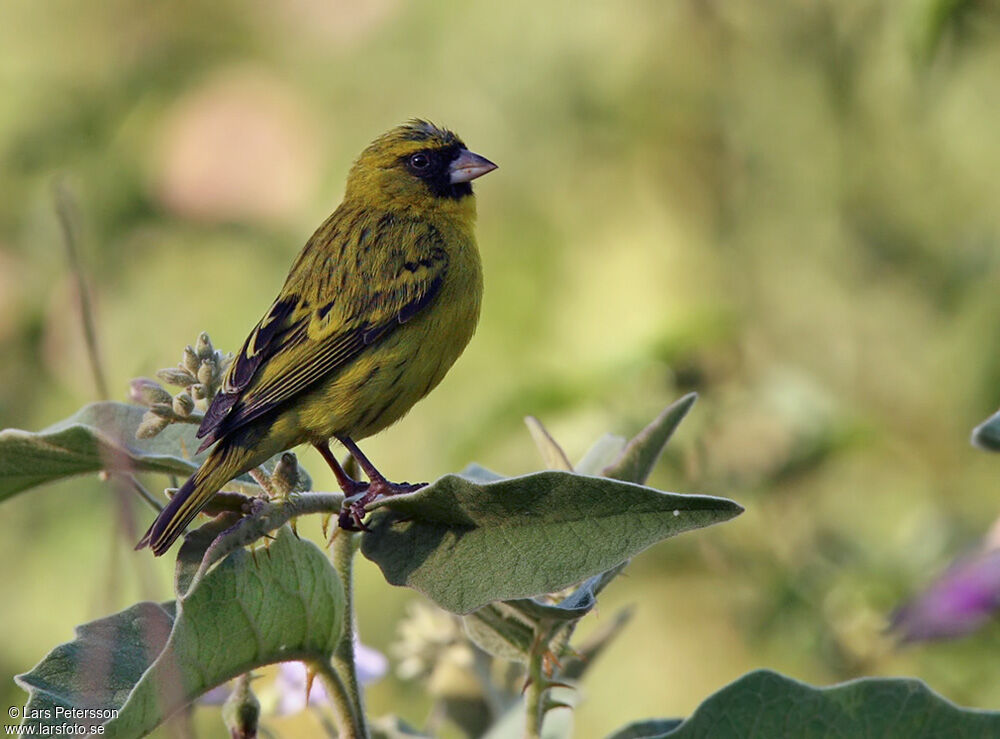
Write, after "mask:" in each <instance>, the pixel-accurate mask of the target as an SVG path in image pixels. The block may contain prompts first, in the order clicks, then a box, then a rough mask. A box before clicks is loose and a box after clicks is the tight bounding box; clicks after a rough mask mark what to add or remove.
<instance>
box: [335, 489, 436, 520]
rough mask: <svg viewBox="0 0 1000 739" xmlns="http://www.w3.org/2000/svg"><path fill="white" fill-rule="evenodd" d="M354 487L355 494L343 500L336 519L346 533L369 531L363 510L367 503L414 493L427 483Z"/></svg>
mask: <svg viewBox="0 0 1000 739" xmlns="http://www.w3.org/2000/svg"><path fill="white" fill-rule="evenodd" d="M356 485H357V487H356V488H355V490H356V491H357V493H356V494H355V495H353V496H351V497H350V498H347V499H346V500H344V505H343V506H342V507H341V509H340V515H339V516H338V517H337V523H338V525H339V526H340V528H342V529H344V530H346V531H371V529H370V528H369V527H368V526H367V525H366V524H365V522H364V518H365V514H366V513H367V510H365V509H366V508H367V506H368V504H369V503H371V502H372V501H374V500H376V499H378V498H381V497H389V496H392V495H400V494H403V493H413V492H416V491H417V490H420V488H422V487H426V486H427V483H425V482H419V483H410V482H387V481H385V480H376V481H375V482H358V483H356ZM362 493H363V494H362Z"/></svg>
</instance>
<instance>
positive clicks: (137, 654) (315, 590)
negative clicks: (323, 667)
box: [17, 528, 344, 738]
mask: <svg viewBox="0 0 1000 739" xmlns="http://www.w3.org/2000/svg"><path fill="white" fill-rule="evenodd" d="M202 541H204V540H202ZM196 549H197V547H196ZM189 554H192V555H193V552H189ZM191 558H193V556H192V557H191ZM343 609H344V592H343V587H342V586H341V582H340V579H339V578H338V576H337V574H336V572H334V570H333V567H332V566H331V565H330V562H329V561H328V560H327V558H326V557H325V556H324V555H323V553H322V552H321V551H320V550H319V549H318V548H317V547H316V546H315V545H314V544H311V543H309V542H304V541H300V540H299V539H297V538H296V537H295V536H294V535H293V534H292V533H291V531H289V530H288V529H287V528H285V529H282V530H281V531H280V532H279V534H278V536H277V538H276V539H275V540H274V541H273V542H272V543H270V544H269V545H268V546H267V547H266V548H263V549H261V550H259V551H258V552H257V553H256V554H255V555H252V554H251V553H250V552H248V551H246V550H244V549H240V550H237V551H235V552H233V553H232V554H230V555H229V556H228V557H226V558H225V559H224V560H223V561H222V562H220V563H219V564H218V565H217V566H216V567H215V568H214V569H212V570H211V571H209V572H208V573H207V574H204V575H203V576H201V577H200V578H196V579H194V580H193V581H191V582H190V583H188V589H187V590H186V592H185V594H184V595H183V596H182V597H181V598H180V599H179V600H178V601H177V604H176V607H175V605H174V603H168V604H164V605H156V604H154V603H139V604H137V605H135V606H133V607H132V608H129V609H127V610H125V611H123V612H121V613H118V614H115V615H114V616H109V617H108V618H104V619H101V620H99V621H95V622H93V623H90V624H86V625H84V626H81V627H80V628H79V629H78V631H77V638H76V639H75V640H74V641H72V642H70V643H68V644H63V645H61V646H59V647H56V648H55V649H54V650H53V651H52V652H51V653H50V654H49V655H48V656H46V657H45V658H44V659H43V660H42V661H41V662H40V663H39V664H38V665H37V666H36V667H35V668H34V669H33V670H32V671H31V672H28V673H26V674H24V675H20V676H18V678H17V681H18V684H19V685H21V686H22V687H23V688H25V689H26V690H27V691H28V692H29V700H28V704H27V708H26V713H27V714H28V715H32V713H35V714H40V715H43V712H44V710H45V709H48V710H50V711H52V713H51V714H50V716H51V717H50V718H48V719H45V720H43V719H41V718H39V719H27V720H26V721H25V723H26V724H28V725H35V724H37V725H39V726H41V725H43V724H51V725H56V724H62V723H64V722H63V721H61V720H59V719H56V718H54V711H55V709H56V708H57V707H71V706H77V707H88V708H100V709H116V710H119V711H120V713H119V714H118V716H117V717H116V718H113V719H112V720H110V721H107V722H101V723H105V726H106V734H105V735H106V736H112V737H122V738H125V737H140V736H144V735H145V734H146V733H148V732H149V731H151V730H152V729H153V728H154V727H156V726H157V725H158V724H160V723H162V722H163V720H164V719H165V718H167V717H168V716H169V715H170V714H171V713H173V712H174V711H176V710H177V709H178V708H180V707H181V706H184V705H186V704H187V703H189V702H190V701H192V700H193V699H194V698H196V697H197V696H198V695H200V694H201V693H203V692H204V691H206V690H208V689H209V688H212V687H214V686H215V685H218V684H220V683H223V682H225V681H226V680H229V679H231V678H233V677H235V676H237V675H239V674H241V673H244V672H247V671H248V670H250V669H252V668H254V667H258V666H261V665H266V664H271V663H274V662H282V661H287V660H306V659H328V658H329V657H330V655H331V654H332V653H333V650H334V648H335V647H336V645H337V643H338V642H339V640H340V637H341V629H342V625H343V621H344V612H343Z"/></svg>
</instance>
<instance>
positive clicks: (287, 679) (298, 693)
mask: <svg viewBox="0 0 1000 739" xmlns="http://www.w3.org/2000/svg"><path fill="white" fill-rule="evenodd" d="M354 662H355V665H356V667H357V670H358V680H359V681H360V682H361V684H362V685H367V684H368V683H373V682H375V681H376V680H378V679H379V678H381V677H382V676H383V675H385V673H386V670H387V669H388V667H389V661H388V660H387V659H386V658H385V655H384V654H382V653H381V652H379V651H377V650H375V649H372V648H371V647H366V646H365V645H364V644H362V643H361V642H359V641H358V639H357V637H355V639H354ZM274 687H275V690H276V692H277V694H278V703H277V705H276V706H275V709H274V711H275V713H277V714H278V715H280V716H284V715H288V714H292V713H298V712H299V711H301V710H303V709H304V708H305V707H306V666H305V665H304V664H303V663H302V662H282V663H281V666H280V667H279V668H278V677H277V679H276V680H275V681H274ZM329 702H330V698H329V697H328V696H327V694H326V689H325V688H324V687H323V681H322V680H319V679H317V680H314V681H313V684H312V687H311V688H310V690H309V705H311V706H313V705H316V706H321V705H327V704H329Z"/></svg>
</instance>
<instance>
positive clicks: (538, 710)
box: [524, 635, 548, 739]
mask: <svg viewBox="0 0 1000 739" xmlns="http://www.w3.org/2000/svg"><path fill="white" fill-rule="evenodd" d="M545 648H546V645H545V642H544V641H543V640H542V639H541V637H540V635H538V636H536V637H535V641H534V643H533V644H532V646H531V655H530V657H529V661H528V685H527V687H526V691H527V694H526V695H525V697H524V708H525V716H524V736H525V739H541V736H542V721H543V720H544V719H545V712H544V710H543V703H544V700H545V691H546V689H547V688H548V684H547V682H546V679H545V671H544V669H543V662H544V657H545Z"/></svg>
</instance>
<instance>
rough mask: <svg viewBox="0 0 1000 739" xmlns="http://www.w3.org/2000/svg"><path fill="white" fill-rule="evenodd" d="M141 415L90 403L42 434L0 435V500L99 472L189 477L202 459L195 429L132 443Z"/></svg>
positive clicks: (183, 427) (181, 427)
mask: <svg viewBox="0 0 1000 739" xmlns="http://www.w3.org/2000/svg"><path fill="white" fill-rule="evenodd" d="M144 413H145V408H141V407H139V406H135V405H126V404H125V403H110V402H108V403H91V404H90V405H86V406H84V407H83V408H81V409H80V410H79V411H78V412H77V413H75V414H73V415H72V416H70V417H69V418H67V419H65V420H63V421H60V422H59V423H55V424H53V425H51V426H49V427H48V428H46V429H43V430H42V431H38V432H30V431H21V430H20V429H4V430H3V431H0V500H4V499H6V498H9V497H10V496H12V495H14V494H16V493H19V492H22V491H24V490H28V489H29V488H32V487H35V486H37V485H43V484H45V483H48V482H53V481H55V480H60V479H63V478H66V477H72V476H74V475H80V474H84V473H87V472H100V471H102V470H112V471H113V470H121V471H124V472H162V473H166V474H171V475H185V476H186V475H190V474H191V473H192V472H193V471H194V470H195V469H197V467H198V465H199V464H201V462H202V461H203V460H204V458H205V456H207V455H206V454H204V453H203V454H195V453H194V452H195V450H196V449H197V448H198V446H199V442H198V441H197V440H196V439H195V436H194V434H195V431H196V428H197V427H195V426H193V425H188V424H175V425H173V426H170V427H168V428H167V429H165V430H164V431H163V432H162V433H161V434H160V435H159V436H156V437H153V438H151V439H137V438H136V430H137V429H138V428H139V424H140V423H142V416H143V414H144Z"/></svg>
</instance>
